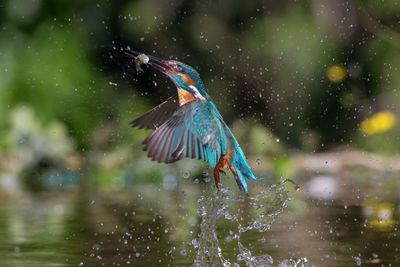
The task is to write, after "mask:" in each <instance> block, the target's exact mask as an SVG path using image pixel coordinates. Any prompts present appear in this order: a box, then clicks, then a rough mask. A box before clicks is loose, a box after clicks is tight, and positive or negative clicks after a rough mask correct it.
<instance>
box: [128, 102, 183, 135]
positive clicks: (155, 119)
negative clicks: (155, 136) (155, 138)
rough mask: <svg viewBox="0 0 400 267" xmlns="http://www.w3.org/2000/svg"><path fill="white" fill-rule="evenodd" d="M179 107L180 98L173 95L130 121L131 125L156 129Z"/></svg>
mask: <svg viewBox="0 0 400 267" xmlns="http://www.w3.org/2000/svg"><path fill="white" fill-rule="evenodd" d="M178 107H179V102H178V98H177V97H176V96H172V97H170V98H168V99H167V100H166V101H165V102H163V103H161V104H160V105H158V106H156V107H155V108H153V109H152V110H150V111H148V112H146V113H145V114H143V115H142V116H140V117H139V118H137V119H135V120H133V121H132V122H130V125H132V127H137V128H139V129H143V128H144V129H155V128H157V127H158V126H160V125H161V124H163V123H164V122H165V121H166V120H167V119H168V118H169V117H171V116H172V114H173V113H174V112H175V110H176V109H177V108H178Z"/></svg>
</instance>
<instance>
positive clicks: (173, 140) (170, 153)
mask: <svg viewBox="0 0 400 267" xmlns="http://www.w3.org/2000/svg"><path fill="white" fill-rule="evenodd" d="M143 144H144V149H145V150H148V156H149V157H150V158H152V160H157V161H158V162H164V163H171V162H175V161H177V160H180V159H182V158H183V157H189V158H196V159H200V160H204V161H207V162H208V163H210V165H211V166H212V167H213V168H214V167H215V165H216V164H217V162H218V160H219V159H220V157H221V155H223V154H225V153H226V150H227V146H226V136H225V132H224V128H223V124H222V123H221V121H220V120H219V119H218V118H217V117H216V116H215V114H214V112H213V109H212V107H210V106H208V105H207V104H206V102H204V101H201V100H196V101H192V102H190V103H187V104H185V105H182V106H180V107H178V108H177V109H176V110H175V112H174V113H173V115H172V116H171V117H170V118H169V119H167V120H166V121H165V122H164V123H163V124H161V125H160V126H159V127H158V128H156V129H155V131H154V132H153V133H152V134H151V135H150V136H149V137H147V138H146V139H145V140H144V141H143Z"/></svg>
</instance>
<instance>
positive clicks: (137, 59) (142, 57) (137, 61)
mask: <svg viewBox="0 0 400 267" xmlns="http://www.w3.org/2000/svg"><path fill="white" fill-rule="evenodd" d="M134 59H135V64H136V71H137V72H142V71H143V69H142V67H141V66H140V65H142V64H144V65H146V64H147V63H149V57H148V56H147V55H145V54H139V55H138V56H136V57H134Z"/></svg>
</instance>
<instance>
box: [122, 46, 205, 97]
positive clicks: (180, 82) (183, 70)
mask: <svg viewBox="0 0 400 267" xmlns="http://www.w3.org/2000/svg"><path fill="white" fill-rule="evenodd" d="M125 53H126V54H127V55H129V56H131V57H133V58H134V60H135V62H136V65H141V64H144V65H150V66H151V67H153V68H154V69H156V70H158V71H160V72H162V73H164V74H165V75H167V76H168V77H169V78H170V79H171V80H172V82H173V83H174V84H175V85H176V86H177V87H178V88H180V89H183V90H185V91H187V92H189V93H191V94H192V95H193V96H194V97H195V98H197V99H202V100H208V99H209V96H208V95H207V93H206V91H205V90H204V86H203V82H202V81H201V79H200V75H199V74H198V73H197V71H196V70H195V69H193V68H192V67H190V66H189V65H186V64H184V63H182V62H179V61H176V60H163V59H159V58H157V57H154V56H149V55H144V54H141V53H138V52H135V51H132V50H126V51H125Z"/></svg>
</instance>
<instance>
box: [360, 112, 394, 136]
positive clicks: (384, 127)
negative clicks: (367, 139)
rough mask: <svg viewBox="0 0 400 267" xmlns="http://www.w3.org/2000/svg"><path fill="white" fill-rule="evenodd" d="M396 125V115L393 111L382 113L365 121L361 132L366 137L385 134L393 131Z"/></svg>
mask: <svg viewBox="0 0 400 267" xmlns="http://www.w3.org/2000/svg"><path fill="white" fill-rule="evenodd" d="M395 124H396V115H395V114H394V113H393V112H391V111H381V112H378V113H376V114H374V115H373V116H372V117H370V118H367V119H365V120H364V121H363V122H362V123H361V126H360V130H361V131H362V132H363V133H365V134H366V135H374V134H379V133H384V132H387V131H389V130H390V129H392V128H393V127H394V126H395Z"/></svg>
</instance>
